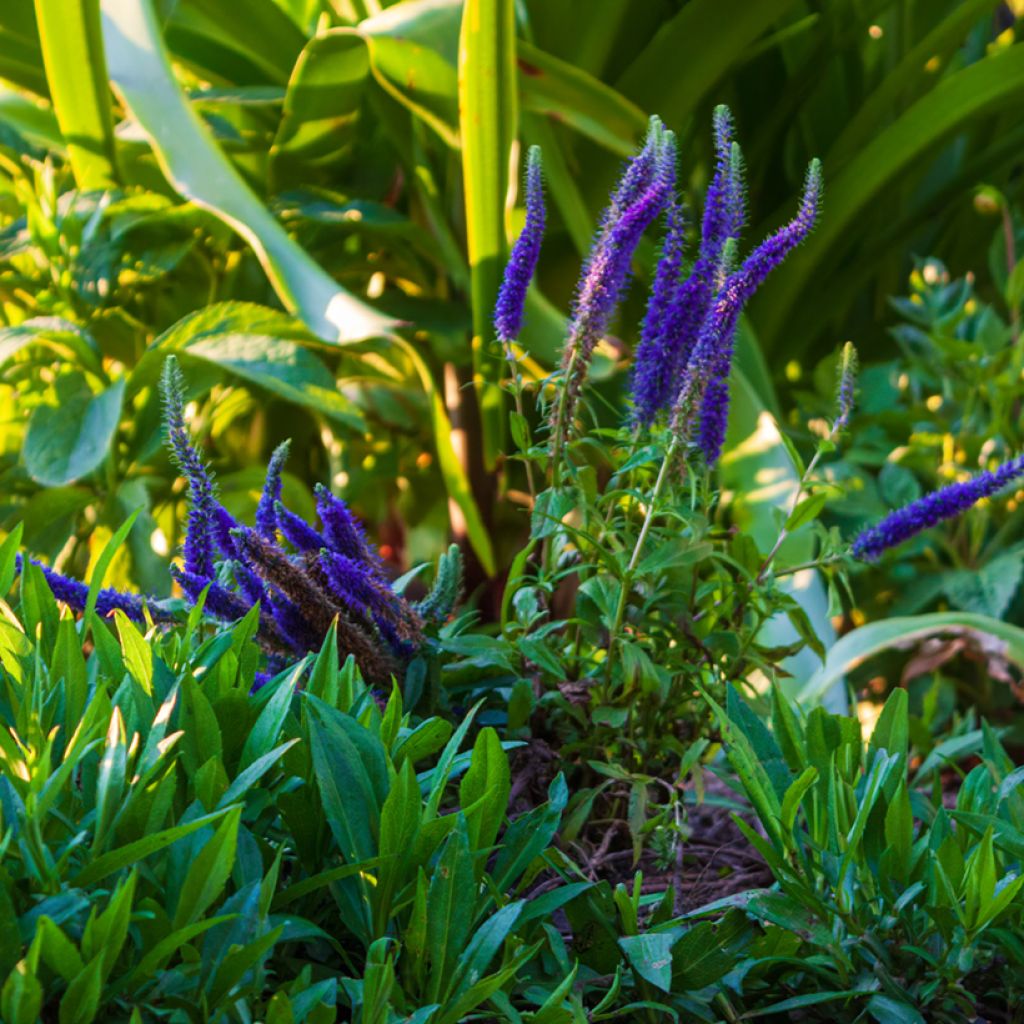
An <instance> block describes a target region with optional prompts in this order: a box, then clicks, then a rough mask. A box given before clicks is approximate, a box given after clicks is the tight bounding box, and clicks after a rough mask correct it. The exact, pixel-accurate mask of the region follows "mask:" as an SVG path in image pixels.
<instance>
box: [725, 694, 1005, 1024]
mask: <svg viewBox="0 0 1024 1024" xmlns="http://www.w3.org/2000/svg"><path fill="white" fill-rule="evenodd" d="M716 713H717V714H718V715H719V717H720V719H721V721H722V725H723V729H724V731H725V738H726V745H727V754H728V758H729V762H730V765H731V766H732V768H733V770H734V771H735V773H736V776H737V778H738V780H739V782H740V784H741V785H742V787H743V790H744V792H745V793H746V795H747V797H748V798H749V799H750V802H751V805H752V807H753V808H754V810H755V812H756V815H757V818H758V820H759V822H760V825H761V826H762V828H763V829H764V834H763V835H759V834H758V832H757V831H755V830H754V829H753V828H751V827H750V825H749V824H747V823H745V822H740V827H741V828H742V829H743V831H744V833H745V834H746V835H747V837H748V839H749V840H750V842H752V843H753V844H754V845H755V846H757V848H758V849H759V850H760V851H761V852H762V854H763V856H764V858H765V860H766V862H767V863H768V865H769V867H770V868H771V870H772V873H773V874H774V876H775V879H776V881H777V883H778V886H777V888H776V889H773V890H771V891H763V892H759V893H753V894H748V898H747V899H745V900H744V901H743V909H744V912H745V913H746V915H747V917H748V918H751V919H752V920H754V921H757V922H758V923H760V924H761V925H762V926H763V927H764V928H765V930H766V931H765V935H764V937H763V938H762V939H759V940H758V942H756V943H755V944H754V945H753V946H751V947H750V949H749V956H750V957H751V958H752V960H753V961H754V962H753V964H752V967H751V970H750V971H749V973H747V975H746V980H745V981H744V989H743V991H744V996H745V998H747V999H756V1000H758V1001H759V1002H760V1003H761V1004H762V1005H763V1006H764V1010H765V1011H767V1010H769V1009H772V1008H773V1007H774V1009H773V1012H780V1011H781V1009H782V1008H783V1005H782V1000H781V999H780V997H783V996H787V995H788V996H792V997H794V999H800V1000H801V1001H802V1002H799V1003H798V1002H796V1001H793V1002H791V1003H790V1002H788V1001H787V1002H786V1005H789V1006H792V1007H794V1008H795V1007H797V1006H798V1005H803V1004H806V1005H810V1004H811V1003H812V1002H815V1001H816V999H817V998H820V999H823V1000H828V1001H835V1005H834V1006H833V1007H832V1008H831V1010H830V1011H829V1012H830V1013H832V1014H834V1013H835V1012H836V1007H837V1006H838V1007H839V1008H841V1009H842V1008H846V1010H845V1011H844V1012H850V1013H853V1012H854V1011H853V1008H854V1007H860V1008H861V1009H863V1010H866V1011H867V1012H868V1013H869V1014H870V1015H871V1016H872V1017H873V1018H874V1019H876V1020H879V1021H883V1020H896V1019H899V1020H904V1019H905V1020H915V1021H916V1020H928V1021H950V1022H952V1021H961V1020H964V1019H965V1018H970V1017H971V1016H972V1015H973V1013H974V1012H975V1007H976V1006H978V1005H979V1004H985V1005H987V1006H999V1007H1004V1008H1006V1009H1007V1010H1009V1008H1011V1007H1012V1006H1013V1004H1014V1000H1015V999H1016V998H1019V995H1020V992H1021V990H1022V987H1024V955H1022V950H1021V947H1020V940H1019V935H1020V929H1021V924H1022V918H1024V895H1022V887H1024V877H1022V876H1021V874H1020V863H1021V861H1020V858H1021V855H1022V853H1024V832H1022V831H1021V830H1022V828H1024V804H1022V803H1021V797H1020V794H1019V793H1018V792H1017V788H1018V784H1019V782H1020V772H1019V769H1018V770H1015V769H1014V765H1013V762H1012V761H1011V759H1010V758H1009V756H1008V755H1007V753H1006V751H1005V750H1004V749H1003V747H1002V746H1001V745H1000V743H999V740H998V738H997V735H996V733H995V732H994V731H993V730H991V729H989V728H988V727H985V728H984V730H983V732H982V733H981V734H980V735H979V736H978V739H977V746H976V748H975V749H976V750H977V754H978V756H979V757H980V763H979V764H977V765H976V767H974V768H972V769H971V770H970V771H969V772H968V773H967V774H966V775H965V776H964V777H963V778H962V780H961V782H960V787H959V792H958V793H957V795H956V800H955V804H954V805H953V806H948V803H947V801H946V800H944V792H943V784H942V782H943V780H942V776H941V775H940V774H939V768H940V765H941V762H940V761H939V760H938V759H936V758H928V759H927V760H926V761H925V762H924V763H922V764H919V765H918V766H917V767H914V766H913V765H912V764H911V762H910V761H909V753H910V732H909V716H908V713H907V695H906V692H905V691H902V690H896V691H894V692H893V694H892V696H891V697H890V698H889V700H888V702H887V703H886V705H885V708H884V709H883V711H882V713H881V716H880V717H879V719H878V722H877V724H876V725H875V728H874V731H873V733H872V735H871V738H870V741H869V742H868V744H867V745H866V746H865V744H864V743H863V741H862V739H861V732H860V725H859V723H858V722H857V720H856V719H848V718H843V717H841V716H836V715H830V714H828V713H827V712H825V711H824V710H822V709H821V708H815V709H814V710H812V711H811V712H809V713H808V714H806V716H804V715H800V716H795V715H793V713H792V711H791V710H788V709H787V708H786V705H785V702H784V698H781V696H780V695H779V693H778V691H775V692H774V694H773V711H772V714H771V716H770V718H771V725H772V732H771V733H769V732H768V731H767V729H766V728H765V725H764V723H763V719H762V718H761V717H760V716H759V715H756V714H755V713H754V712H753V711H752V710H751V709H750V708H749V707H748V706H746V705H745V704H744V703H743V702H742V701H741V700H740V699H739V698H735V699H734V700H732V701H730V710H729V711H728V712H726V711H723V709H721V708H718V707H716ZM777 741H778V742H777ZM962 747H963V745H962ZM784 751H786V752H787V753H784ZM786 760H789V761H790V762H791V763H790V767H789V768H786V767H785V766H784V762H785V761H786ZM771 765H779V766H782V767H781V768H780V769H779V770H778V771H773V770H772V769H771ZM780 771H781V774H780ZM764 835H766V836H767V838H764ZM779 930H782V931H784V932H789V933H791V934H790V935H789V937H788V938H789V949H788V951H787V953H786V954H785V957H786V959H785V960H784V961H782V962H780V963H779V964H776V965H774V966H773V967H769V966H768V961H765V962H764V963H762V964H758V963H757V960H758V959H760V958H762V957H765V956H767V955H769V954H768V951H769V950H770V949H772V948H773V947H777V946H778V937H777V935H774V936H773V933H778V932H779ZM801 961H803V962H804V963H803V964H801ZM997 978H998V981H997V980H996V979H997ZM769 1003H771V1004H772V1006H771V1007H770V1006H769V1005H768V1004H769ZM887 1014H888V1015H887ZM814 1019H817V1018H814ZM831 1019H835V1018H834V1016H833V1017H832V1018H831ZM843 1019H846V1018H845V1017H844V1018H843Z"/></svg>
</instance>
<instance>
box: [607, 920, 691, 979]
mask: <svg viewBox="0 0 1024 1024" xmlns="http://www.w3.org/2000/svg"><path fill="white" fill-rule="evenodd" d="M678 938H679V934H678V932H676V931H670V932H648V933H647V934H646V935H630V936H627V937H626V938H622V939H619V946H620V947H621V948H622V952H623V953H625V954H626V959H627V960H628V961H629V965H630V967H632V968H633V970H634V971H636V973H637V974H638V975H639V976H640V977H641V978H643V979H644V981H647V982H650V983H651V984H652V985H653V986H654V987H655V988H658V989H661V991H662V992H671V991H672V947H673V946H674V945H675V943H676V941H677V939H678Z"/></svg>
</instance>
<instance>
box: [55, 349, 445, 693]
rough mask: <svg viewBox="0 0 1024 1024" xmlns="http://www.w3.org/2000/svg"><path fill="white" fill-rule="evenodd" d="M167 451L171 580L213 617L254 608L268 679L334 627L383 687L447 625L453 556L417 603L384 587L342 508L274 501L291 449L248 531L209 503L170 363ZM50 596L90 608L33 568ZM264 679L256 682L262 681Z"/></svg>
mask: <svg viewBox="0 0 1024 1024" xmlns="http://www.w3.org/2000/svg"><path fill="white" fill-rule="evenodd" d="M161 390H162V393H163V398H164V409H165V420H166V426H167V444H168V448H169V449H170V452H171V455H172V458H173V459H174V461H175V462H176V463H177V465H178V467H179V468H180V470H181V472H182V475H183V476H184V477H185V480H186V481H187V484H188V497H189V510H188V527H187V530H186V534H185V541H184V544H183V548H182V564H181V565H180V566H177V565H175V566H172V567H171V573H172V575H173V576H174V579H175V580H176V581H177V583H178V585H179V586H180V587H181V590H182V592H183V594H184V595H185V597H186V598H187V599H188V601H189V602H190V603H191V604H193V605H197V606H200V607H202V608H203V609H204V610H205V611H206V612H207V613H209V614H210V615H212V616H214V617H215V618H217V619H220V620H222V621H226V622H233V621H236V620H239V619H242V618H244V617H245V616H246V615H247V614H249V612H251V611H252V610H253V609H254V608H257V607H258V608H259V626H258V628H257V630H256V640H257V642H258V643H259V644H260V646H261V647H262V648H263V649H264V650H265V651H266V653H267V655H268V669H269V670H270V672H273V671H275V670H277V669H279V668H281V667H282V666H283V665H285V664H287V663H288V662H289V661H294V660H295V659H297V658H300V657H302V656H304V655H306V654H310V653H312V652H315V651H319V650H320V649H321V647H322V645H323V643H324V638H325V637H326V636H327V635H328V632H329V631H330V630H331V628H332V624H334V623H336V624H337V637H338V647H339V654H340V657H341V658H342V659H343V660H344V659H345V658H346V657H348V656H349V655H353V656H354V657H355V659H356V662H357V664H358V665H359V668H360V671H361V672H362V673H363V676H364V678H366V679H367V681H369V682H372V683H374V684H377V685H380V684H384V683H386V682H387V681H388V680H389V679H390V678H392V677H394V676H397V675H400V674H401V672H402V669H403V666H404V665H405V664H407V663H408V662H409V661H410V660H411V658H412V657H413V656H414V655H415V654H416V652H417V651H418V650H419V649H420V647H421V646H422V644H423V641H424V629H425V627H427V626H428V625H430V624H438V623H441V622H443V621H444V620H445V619H446V618H447V617H448V616H449V615H450V614H451V612H452V610H453V608H454V606H455V603H456V601H457V599H458V596H459V591H460V589H461V573H462V570H461V557H460V555H459V553H458V549H457V548H456V547H454V546H453V547H452V548H451V550H450V551H449V552H448V553H447V554H446V555H445V556H443V557H442V558H441V561H440V564H439V569H438V573H437V578H436V580H435V583H434V586H433V588H432V590H431V591H430V592H429V594H428V595H427V596H426V597H425V598H424V599H423V600H422V601H420V602H418V603H413V602H410V601H408V600H406V598H405V597H404V596H403V594H401V593H399V592H398V591H397V590H396V589H395V588H394V587H392V585H391V582H390V580H389V579H388V577H387V576H386V575H385V572H384V565H383V562H382V560H381V558H380V556H379V554H378V553H377V551H376V550H375V549H374V547H373V546H372V545H371V544H370V542H369V541H368V540H367V537H366V533H365V531H364V530H363V527H362V525H361V524H360V523H359V522H358V520H357V519H356V518H355V517H354V516H353V515H352V513H351V512H350V511H349V508H348V506H347V505H346V504H345V502H344V501H342V500H341V499H340V498H337V497H335V496H334V495H333V494H331V492H330V491H328V490H327V488H325V487H323V486H318V487H317V488H316V507H317V513H318V515H319V518H320V524H319V526H314V525H311V524H310V523H307V522H306V521H305V520H304V519H302V518H301V517H300V516H297V515H296V514H295V513H294V512H292V511H290V510H289V509H288V508H286V507H285V506H284V504H283V503H282V501H281V473H282V470H283V468H284V464H285V461H286V460H287V457H288V444H287V442H286V443H284V444H282V445H281V446H280V447H279V448H278V449H277V450H276V451H275V452H274V454H273V456H272V457H271V460H270V464H269V466H268V469H267V475H266V481H265V483H264V487H263V493H262V495H261V497H260V501H259V505H258V507H257V510H256V524H255V527H248V526H244V525H242V524H241V523H239V522H237V521H236V520H235V519H234V517H233V516H231V514H230V513H229V512H228V511H227V509H225V508H224V506H223V505H222V504H220V502H219V501H218V500H217V489H216V485H215V483H214V480H213V476H212V473H211V472H210V470H209V468H208V467H207V466H206V464H205V462H204V461H203V458H202V456H201V455H200V454H199V452H198V450H197V449H196V447H195V445H194V444H193V443H192V440H191V438H190V437H189V434H188V430H187V427H186V425H185V418H184V379H183V377H182V375H181V371H180V369H179V368H178V364H177V361H176V360H175V358H174V357H173V356H169V357H168V358H167V360H166V361H165V363H164V371H163V377H162V380H161ZM41 568H42V570H43V574H44V575H45V577H46V579H47V582H48V583H49V585H50V587H51V589H52V590H53V592H54V595H55V596H56V597H57V598H58V599H59V600H61V601H63V602H65V603H66V604H67V605H69V606H70V607H72V608H74V609H76V610H79V611H81V610H84V609H85V608H86V606H87V602H88V597H89V588H88V587H87V586H86V585H85V584H84V583H82V582H80V581H78V580H73V579H69V578H68V577H66V576H64V575H62V574H61V573H58V572H56V571H54V570H53V569H50V568H47V567H45V566H41ZM96 610H97V612H98V613H99V614H101V615H106V614H110V613H112V612H113V611H115V610H119V611H122V612H124V614H125V615H127V616H128V618H129V619H133V620H136V621H142V620H143V619H144V618H145V617H146V616H149V617H150V618H151V619H154V620H157V621H168V620H169V619H171V618H172V617H173V616H172V615H171V613H170V612H169V611H168V610H166V608H165V607H164V606H162V605H160V604H159V603H158V602H155V601H146V600H144V599H143V598H141V597H139V596H138V595H134V594H122V593H120V592H118V591H116V590H114V589H111V588H107V589H103V590H101V591H99V594H98V598H97V601H96ZM267 678H269V674H267V673H263V674H261V676H260V677H259V680H258V681H263V680H265V679H267Z"/></svg>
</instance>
